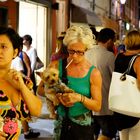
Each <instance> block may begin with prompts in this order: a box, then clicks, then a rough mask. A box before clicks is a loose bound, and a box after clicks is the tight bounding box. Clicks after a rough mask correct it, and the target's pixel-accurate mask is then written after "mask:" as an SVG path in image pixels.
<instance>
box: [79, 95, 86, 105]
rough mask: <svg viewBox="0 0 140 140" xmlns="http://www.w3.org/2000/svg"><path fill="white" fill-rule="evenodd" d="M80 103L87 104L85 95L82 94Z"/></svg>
mask: <svg viewBox="0 0 140 140" xmlns="http://www.w3.org/2000/svg"><path fill="white" fill-rule="evenodd" d="M80 102H81V103H84V102H85V96H84V95H82V94H81V99H80Z"/></svg>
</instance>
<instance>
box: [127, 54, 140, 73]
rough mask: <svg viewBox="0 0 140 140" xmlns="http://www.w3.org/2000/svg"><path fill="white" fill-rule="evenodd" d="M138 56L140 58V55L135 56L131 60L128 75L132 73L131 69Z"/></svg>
mask: <svg viewBox="0 0 140 140" xmlns="http://www.w3.org/2000/svg"><path fill="white" fill-rule="evenodd" d="M138 56H140V54H137V55H135V56H133V57H132V58H131V60H130V62H129V64H128V68H127V70H126V71H125V73H126V74H129V73H130V70H131V68H132V65H133V63H134V61H135V59H136V58H137V57H138Z"/></svg>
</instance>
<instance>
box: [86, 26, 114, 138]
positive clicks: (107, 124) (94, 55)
mask: <svg viewBox="0 0 140 140" xmlns="http://www.w3.org/2000/svg"><path fill="white" fill-rule="evenodd" d="M114 41H115V32H114V31H113V30H112V29H110V28H104V29H102V30H101V31H100V32H99V34H98V38H97V45H96V46H94V47H93V48H92V49H90V50H88V51H87V52H86V58H87V59H88V60H89V61H90V63H91V64H92V65H95V66H96V67H97V68H98V69H99V71H100V72H101V76H102V81H103V82H102V106H101V110H100V111H99V112H95V111H93V116H94V120H95V123H96V125H97V126H98V127H97V128H98V130H97V128H96V127H95V131H97V132H96V134H98V133H100V130H101V135H99V136H96V139H97V140H111V139H112V138H113V137H115V135H116V129H115V125H114V124H113V116H112V115H113V112H112V111H111V110H109V108H108V95H109V87H110V82H111V76H112V72H113V71H114V62H115V55H114V54H113V46H114ZM116 86H117V85H116ZM93 124H94V122H93ZM96 125H95V126H96Z"/></svg>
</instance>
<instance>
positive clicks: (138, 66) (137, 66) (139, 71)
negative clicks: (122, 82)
mask: <svg viewBox="0 0 140 140" xmlns="http://www.w3.org/2000/svg"><path fill="white" fill-rule="evenodd" d="M134 71H135V73H136V75H137V85H138V88H139V90H140V57H138V58H137V59H136V61H135V63H134Z"/></svg>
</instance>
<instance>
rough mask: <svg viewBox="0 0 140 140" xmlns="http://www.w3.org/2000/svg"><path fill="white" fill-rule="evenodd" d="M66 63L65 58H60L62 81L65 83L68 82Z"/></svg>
mask: <svg viewBox="0 0 140 140" xmlns="http://www.w3.org/2000/svg"><path fill="white" fill-rule="evenodd" d="M66 65H67V58H64V59H62V79H61V80H62V82H63V83H65V84H66V85H67V84H68V79H67V71H66Z"/></svg>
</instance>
